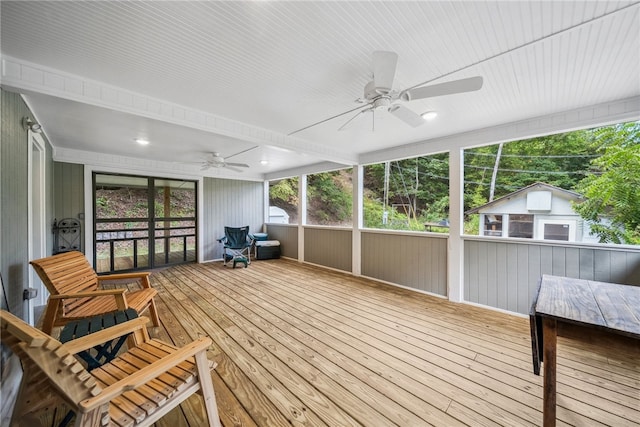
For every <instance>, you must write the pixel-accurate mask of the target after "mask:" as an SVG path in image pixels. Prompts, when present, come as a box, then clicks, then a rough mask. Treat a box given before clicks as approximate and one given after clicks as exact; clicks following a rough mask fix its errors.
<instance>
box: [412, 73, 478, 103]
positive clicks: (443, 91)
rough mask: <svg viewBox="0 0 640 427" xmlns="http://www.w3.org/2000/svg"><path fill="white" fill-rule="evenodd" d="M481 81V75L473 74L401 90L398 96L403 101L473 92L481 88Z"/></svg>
mask: <svg viewBox="0 0 640 427" xmlns="http://www.w3.org/2000/svg"><path fill="white" fill-rule="evenodd" d="M482 81H483V80H482V77H481V76H475V77H469V78H467V79H460V80H454V81H452V82H445V83H439V84H435V85H431V86H422V87H417V88H415V89H408V90H405V91H403V92H402V93H401V94H400V98H402V100H404V101H412V100H414V99H424V98H433V97H434V96H442V95H451V94H454V93H463V92H473V91H475V90H479V89H480V88H482Z"/></svg>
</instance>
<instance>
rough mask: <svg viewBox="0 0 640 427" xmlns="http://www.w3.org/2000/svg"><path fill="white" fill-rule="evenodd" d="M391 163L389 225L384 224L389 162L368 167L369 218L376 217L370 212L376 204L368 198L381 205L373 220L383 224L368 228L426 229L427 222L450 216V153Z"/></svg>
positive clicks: (365, 176) (366, 169)
mask: <svg viewBox="0 0 640 427" xmlns="http://www.w3.org/2000/svg"><path fill="white" fill-rule="evenodd" d="M389 166H390V171H389V191H388V194H387V203H388V204H387V212H388V221H387V224H386V225H383V224H382V210H383V206H384V197H385V194H384V182H385V164H384V163H380V164H375V165H369V166H366V167H365V169H364V186H365V188H366V189H367V191H366V192H365V195H364V198H365V211H364V215H365V217H369V215H371V216H373V215H372V213H370V212H368V210H370V209H372V207H371V206H373V204H368V202H367V200H368V201H377V203H378V204H379V205H380V207H379V209H378V210H376V213H375V216H373V217H374V219H373V221H374V222H372V224H373V223H376V224H379V225H377V226H374V225H367V226H368V227H375V228H389V229H394V230H424V223H425V222H434V221H440V220H442V219H445V218H448V212H449V154H448V153H441V154H435V155H431V156H425V157H416V158H411V159H404V160H398V161H393V162H390V165H389ZM378 211H379V212H378ZM365 224H366V222H365ZM440 231H446V230H445V229H443V230H440Z"/></svg>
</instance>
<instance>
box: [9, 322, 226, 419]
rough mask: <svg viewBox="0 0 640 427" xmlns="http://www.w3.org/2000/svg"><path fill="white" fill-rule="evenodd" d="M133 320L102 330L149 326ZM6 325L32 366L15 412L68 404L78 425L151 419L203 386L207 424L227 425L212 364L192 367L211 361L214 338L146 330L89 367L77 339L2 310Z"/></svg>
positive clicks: (35, 413)
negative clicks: (183, 338) (158, 336)
mask: <svg viewBox="0 0 640 427" xmlns="http://www.w3.org/2000/svg"><path fill="white" fill-rule="evenodd" d="M127 323H128V325H126V327H120V326H122V325H124V324H121V325H115V326H113V327H111V328H107V329H102V330H101V331H99V332H96V333H95V335H98V334H101V335H100V336H106V335H107V334H108V333H109V332H111V336H109V337H108V338H109V339H113V338H117V337H118V336H119V335H118V334H123V333H128V332H129V330H131V329H144V319H140V320H138V319H134V320H131V321H129V322H127ZM0 325H1V330H0V331H1V332H2V333H1V334H0V339H2V342H3V343H4V344H6V345H10V346H11V348H12V349H15V350H16V354H17V355H18V357H20V359H21V362H22V363H23V366H24V367H25V368H24V369H25V371H24V372H25V374H24V375H23V377H22V384H21V385H20V387H19V390H20V391H19V395H18V398H17V401H18V402H20V403H19V404H18V405H16V409H15V410H16V411H17V413H16V414H14V419H16V417H18V418H20V419H29V420H31V419H40V420H42V419H46V420H49V421H52V420H53V419H54V418H56V417H57V415H55V414H54V413H52V411H54V412H55V408H58V407H63V408H65V409H64V411H66V410H67V408H70V409H71V410H72V411H74V412H75V414H76V425H78V426H88V425H92V426H95V425H100V426H107V425H109V426H130V427H135V426H150V425H152V424H153V423H155V422H156V421H157V420H158V419H160V418H161V417H162V416H164V415H165V414H167V413H168V412H169V411H170V410H171V409H173V408H174V407H175V406H177V405H179V404H180V403H181V402H182V401H183V400H184V399H185V398H187V397H188V396H190V395H191V394H193V393H195V392H197V391H203V395H205V396H208V398H207V404H206V405H205V409H206V411H207V417H208V420H209V423H208V424H209V426H210V427H221V424H220V420H219V418H218V414H217V408H216V406H215V394H214V390H213V386H212V384H211V381H210V380H211V377H210V375H209V371H208V370H207V371H206V372H205V373H203V374H202V376H201V375H200V374H199V371H198V369H192V367H193V360H194V358H195V359H196V360H198V364H199V366H209V364H208V363H207V362H203V360H206V351H207V347H208V346H210V345H211V340H210V339H209V338H200V339H198V340H196V341H194V342H192V343H190V344H187V345H185V346H184V347H182V348H176V347H174V346H172V345H170V344H167V343H164V342H161V341H159V340H150V339H148V338H147V335H146V334H142V335H141V336H142V337H144V339H145V340H143V341H140V342H138V341H137V340H136V339H134V340H132V342H131V347H130V348H129V349H128V350H127V351H126V352H125V353H123V354H120V355H119V356H117V357H116V358H115V359H114V360H113V361H112V362H109V363H106V364H105V365H103V366H101V367H99V368H96V369H94V370H93V371H91V372H88V371H87V370H86V369H85V368H84V367H83V366H82V365H81V364H80V363H79V362H78V360H76V359H75V358H74V357H73V355H72V353H71V352H70V349H76V350H79V348H80V347H82V346H81V345H74V344H73V341H71V342H70V343H69V344H68V345H67V344H64V345H63V344H61V343H60V342H59V341H57V340H56V339H54V338H52V337H49V336H46V335H45V334H43V333H42V332H41V331H39V330H37V329H35V328H33V327H31V326H29V325H28V324H26V323H25V322H23V321H22V320H21V319H18V318H17V317H15V316H13V315H11V314H9V313H7V312H5V311H2V310H0ZM91 335H92V334H90V335H87V336H86V337H84V338H88V337H90V336H91ZM84 338H80V339H78V341H81V340H83V339H84ZM28 343H31V344H33V343H37V344H38V345H31V346H29V345H28ZM194 355H195V356H194ZM185 368H186V369H185ZM34 399H35V401H34ZM61 405H67V406H61Z"/></svg>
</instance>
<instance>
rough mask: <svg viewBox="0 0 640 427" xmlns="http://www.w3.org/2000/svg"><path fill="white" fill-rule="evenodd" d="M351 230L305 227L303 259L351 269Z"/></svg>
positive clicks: (342, 268) (344, 269) (339, 268)
mask: <svg viewBox="0 0 640 427" xmlns="http://www.w3.org/2000/svg"><path fill="white" fill-rule="evenodd" d="M351 250H352V240H351V230H338V229H333V228H305V230H304V260H305V261H308V262H310V263H312V264H317V265H322V266H325V267H330V268H335V269H338V270H342V271H349V272H350V271H351V267H352V266H351Z"/></svg>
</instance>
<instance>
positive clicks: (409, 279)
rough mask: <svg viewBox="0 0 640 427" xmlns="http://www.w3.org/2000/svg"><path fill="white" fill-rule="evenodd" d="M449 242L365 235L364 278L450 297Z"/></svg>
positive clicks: (407, 236)
mask: <svg viewBox="0 0 640 427" xmlns="http://www.w3.org/2000/svg"><path fill="white" fill-rule="evenodd" d="M446 251H447V239H444V238H440V237H437V238H434V237H430V236H427V235H425V236H416V235H402V234H387V233H376V232H371V231H364V232H362V275H363V276H366V277H370V278H374V279H378V280H383V281H385V282H390V283H396V284H398V285H402V286H406V287H410V288H414V289H416V290H420V291H426V292H431V293H434V294H438V295H446V294H447V271H446V269H447V253H446Z"/></svg>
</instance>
